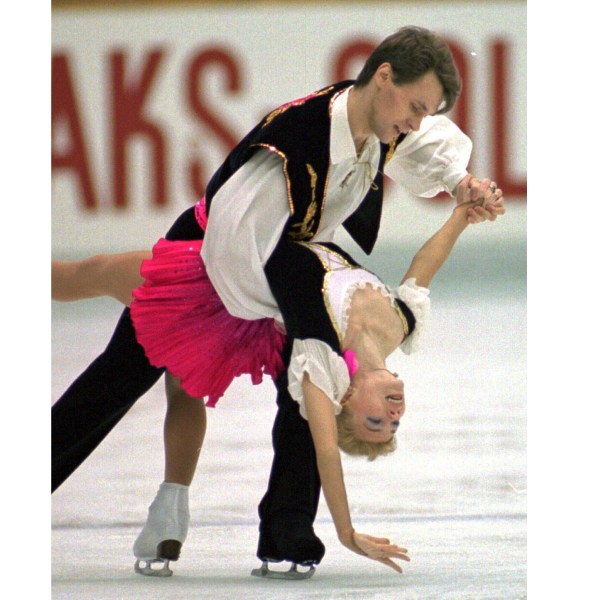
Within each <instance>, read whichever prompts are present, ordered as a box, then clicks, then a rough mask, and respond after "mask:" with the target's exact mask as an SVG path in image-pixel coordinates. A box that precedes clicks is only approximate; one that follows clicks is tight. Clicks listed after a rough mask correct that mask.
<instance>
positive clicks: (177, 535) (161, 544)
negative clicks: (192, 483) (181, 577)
mask: <svg viewBox="0 0 600 600" xmlns="http://www.w3.org/2000/svg"><path fill="white" fill-rule="evenodd" d="M188 489H189V488H188V486H186V485H180V484H178V483H162V484H161V486H160V488H159V490H158V493H157V494H156V498H154V501H153V502H152V504H151V505H150V508H149V509H148V519H147V521H146V524H145V525H144V528H143V529H142V531H141V532H140V534H139V535H138V537H137V539H136V540H135V543H134V545H133V554H134V555H135V557H136V559H137V560H136V561H135V566H134V569H135V572H136V573H140V574H141V575H150V576H153V577H170V576H171V575H173V571H172V570H171V569H170V568H169V563H170V561H172V560H177V559H178V558H179V555H180V553H181V546H182V545H183V542H184V541H185V538H186V537H187V532H188V526H189V522H190V510H189V500H188Z"/></svg>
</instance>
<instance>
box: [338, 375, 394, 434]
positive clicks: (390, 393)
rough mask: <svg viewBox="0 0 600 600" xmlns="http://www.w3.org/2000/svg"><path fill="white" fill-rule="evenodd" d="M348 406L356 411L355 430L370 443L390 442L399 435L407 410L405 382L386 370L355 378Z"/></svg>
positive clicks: (353, 414)
mask: <svg viewBox="0 0 600 600" xmlns="http://www.w3.org/2000/svg"><path fill="white" fill-rule="evenodd" d="M352 385H353V387H354V391H353V392H352V393H351V394H350V395H349V397H348V398H347V400H345V401H344V403H347V405H348V408H350V410H351V411H352V417H353V419H352V420H353V423H354V431H355V435H356V437H357V438H358V439H360V440H363V441H366V442H387V441H389V440H390V439H391V438H392V436H393V435H394V434H395V433H396V430H397V429H398V427H399V425H400V418H401V417H402V415H403V414H404V410H405V408H406V405H405V401H404V382H403V381H402V380H401V379H398V378H397V377H396V376H395V375H394V374H392V373H390V372H389V371H388V370H386V369H376V370H374V371H369V372H367V373H364V374H363V375H362V376H361V377H360V378H358V377H357V378H355V380H354V381H353V383H352Z"/></svg>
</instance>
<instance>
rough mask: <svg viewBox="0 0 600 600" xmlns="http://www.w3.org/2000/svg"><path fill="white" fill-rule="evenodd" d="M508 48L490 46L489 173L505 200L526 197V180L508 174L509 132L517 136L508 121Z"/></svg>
mask: <svg viewBox="0 0 600 600" xmlns="http://www.w3.org/2000/svg"><path fill="white" fill-rule="evenodd" d="M506 55H507V44H506V43H505V42H502V41H496V42H494V44H493V45H492V61H493V65H492V67H493V68H492V83H491V85H492V106H491V114H492V115H493V117H492V135H491V138H492V140H493V141H494V143H493V144H491V152H492V165H493V167H492V169H493V172H494V174H495V179H496V181H497V182H498V185H499V186H500V187H501V188H502V191H503V192H504V195H505V196H525V195H526V194H527V180H526V179H525V180H517V179H515V178H514V177H512V176H511V175H510V174H509V172H508V163H509V152H508V143H507V138H508V132H509V131H513V132H516V127H514V126H512V127H511V126H510V125H509V123H508V117H507V106H508V93H509V91H510V88H509V85H510V84H509V78H508V76H507V72H508V69H507V62H508V61H507V58H506Z"/></svg>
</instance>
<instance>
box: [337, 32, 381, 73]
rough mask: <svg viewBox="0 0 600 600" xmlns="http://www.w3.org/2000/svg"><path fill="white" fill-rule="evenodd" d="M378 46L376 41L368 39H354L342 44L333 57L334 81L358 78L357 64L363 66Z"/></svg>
mask: <svg viewBox="0 0 600 600" xmlns="http://www.w3.org/2000/svg"><path fill="white" fill-rule="evenodd" d="M376 47H377V44H376V43H375V42H373V41H371V40H367V39H354V40H352V41H351V42H349V43H348V44H346V45H344V46H341V47H340V49H339V50H338V51H337V52H336V54H335V55H334V57H333V65H332V70H331V72H332V75H333V81H344V80H346V79H356V77H357V76H358V73H356V72H355V69H354V66H355V64H360V65H361V66H362V65H363V64H364V63H365V61H366V60H367V58H369V56H370V55H371V53H372V52H373V50H375V48H376Z"/></svg>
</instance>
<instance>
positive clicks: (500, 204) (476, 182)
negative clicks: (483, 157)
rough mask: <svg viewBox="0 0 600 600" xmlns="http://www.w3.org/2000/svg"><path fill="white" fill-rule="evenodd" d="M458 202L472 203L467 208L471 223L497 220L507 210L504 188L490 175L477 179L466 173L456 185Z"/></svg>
mask: <svg viewBox="0 0 600 600" xmlns="http://www.w3.org/2000/svg"><path fill="white" fill-rule="evenodd" d="M454 196H455V198H456V204H457V205H459V204H472V206H470V207H469V208H468V209H467V220H468V221H469V223H471V224H475V223H483V222H484V221H495V220H496V217H498V216H500V215H503V214H504V213H505V212H506V209H505V208H504V196H503V193H502V190H501V189H500V188H499V187H498V186H497V185H496V182H495V181H492V180H491V179H490V178H489V177H486V178H485V179H481V180H480V179H477V177H474V176H473V175H471V174H468V175H466V176H465V177H464V178H463V179H462V180H461V182H460V183H459V184H458V185H457V186H456V189H455V193H454Z"/></svg>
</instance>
